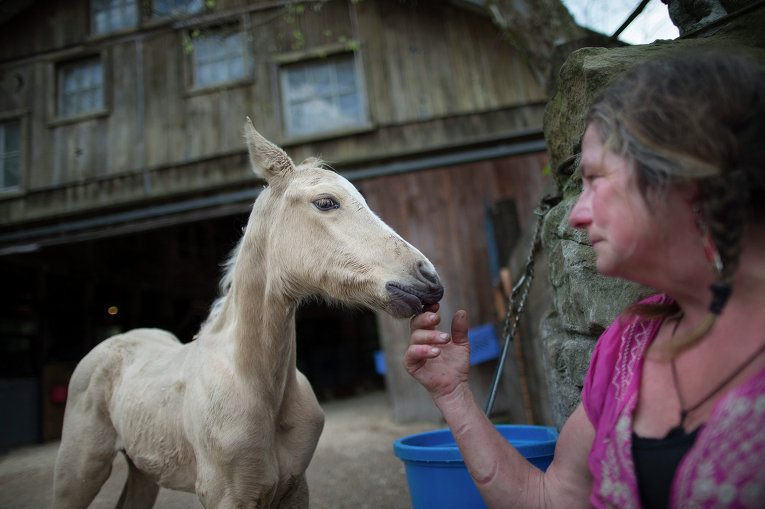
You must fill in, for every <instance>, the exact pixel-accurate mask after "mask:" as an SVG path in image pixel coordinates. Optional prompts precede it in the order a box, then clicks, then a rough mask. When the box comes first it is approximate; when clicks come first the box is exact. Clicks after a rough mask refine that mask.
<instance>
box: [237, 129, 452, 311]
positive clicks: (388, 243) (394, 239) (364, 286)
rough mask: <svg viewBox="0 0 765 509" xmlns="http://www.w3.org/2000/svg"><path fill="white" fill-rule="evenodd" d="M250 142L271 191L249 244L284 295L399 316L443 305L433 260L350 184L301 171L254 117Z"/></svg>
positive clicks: (318, 166) (311, 165)
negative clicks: (258, 126)
mask: <svg viewBox="0 0 765 509" xmlns="http://www.w3.org/2000/svg"><path fill="white" fill-rule="evenodd" d="M245 138H246V141H247V147H248V150H249V154H250V162H251V165H252V168H253V171H255V173H256V174H259V175H260V176H262V177H263V178H264V179H265V180H266V182H267V183H268V186H267V187H266V188H265V189H264V190H263V191H262V192H261V193H260V196H259V197H258V199H257V200H256V202H255V206H254V207H253V212H252V216H251V219H250V224H249V225H248V228H247V230H248V231H247V232H246V233H245V239H244V242H246V241H247V237H248V235H252V236H253V237H252V242H254V243H255V244H256V245H254V246H253V248H254V249H258V250H259V252H260V253H261V254H262V255H263V256H265V258H266V260H267V261H266V270H267V271H268V273H269V274H268V277H269V278H270V280H271V281H273V283H272V285H280V286H281V288H280V290H279V291H281V292H282V293H283V294H284V295H285V296H287V297H288V298H290V299H292V300H296V301H299V300H302V299H304V298H309V297H312V296H318V297H321V298H324V299H326V300H328V301H339V302H342V303H344V304H348V305H351V306H365V307H371V308H374V309H379V310H383V311H387V312H388V313H390V314H391V315H393V316H396V317H408V316H411V315H413V314H416V313H418V312H420V311H421V310H422V308H423V306H425V305H428V304H434V303H436V302H438V301H439V300H440V299H441V297H442V296H443V287H442V286H441V282H440V280H439V278H438V274H437V273H436V270H435V269H434V267H433V265H432V264H431V263H430V261H429V260H428V259H427V258H426V257H425V256H423V254H422V253H420V252H419V251H418V250H417V249H416V248H415V247H414V246H412V245H411V244H409V243H408V242H406V241H405V240H404V239H402V238H401V237H400V236H399V235H398V234H397V233H396V232H395V231H393V229H391V228H390V227H389V226H388V225H386V224H385V223H384V222H383V221H382V220H381V219H380V218H379V217H377V216H376V215H375V214H374V213H373V212H372V211H371V210H370V208H369V206H368V205H367V203H366V201H365V200H364V197H363V196H362V195H361V193H359V191H358V190H357V189H356V188H355V187H354V186H353V185H352V184H351V183H350V182H348V180H346V179H345V178H343V177H342V176H340V175H339V174H337V173H335V172H334V171H331V170H328V169H326V168H324V167H323V166H322V163H321V161H320V160H318V159H315V158H310V159H307V160H306V161H304V162H303V163H301V164H300V165H295V164H294V163H293V162H292V160H291V159H290V158H289V156H287V154H286V153H285V152H284V151H283V150H282V149H280V148H279V147H277V146H276V145H274V144H272V143H271V142H269V141H268V140H266V139H265V138H264V137H263V136H261V135H260V133H258V132H257V131H256V130H255V128H254V127H253V125H252V122H251V121H250V119H249V118H248V119H247V121H246V123H245ZM250 230H252V233H250Z"/></svg>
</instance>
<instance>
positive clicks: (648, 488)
mask: <svg viewBox="0 0 765 509" xmlns="http://www.w3.org/2000/svg"><path fill="white" fill-rule="evenodd" d="M700 429H701V427H698V428H696V429H695V430H694V431H692V432H691V433H687V434H686V433H685V431H684V430H682V429H679V428H673V429H672V430H670V432H669V433H668V434H667V436H666V437H664V438H642V437H639V436H637V435H636V434H635V433H633V434H632V459H633V461H634V463H635V474H636V476H637V484H638V490H639V492H640V500H641V504H642V506H643V507H644V508H646V509H658V508H661V509H666V508H667V507H669V491H670V489H671V487H672V478H673V477H674V476H675V470H677V466H678V465H679V464H680V461H681V460H682V459H683V456H685V454H686V453H687V452H688V450H689V449H690V448H691V447H692V446H693V443H694V441H695V440H696V435H698V433H699V430H700Z"/></svg>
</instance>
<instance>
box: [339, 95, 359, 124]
mask: <svg viewBox="0 0 765 509" xmlns="http://www.w3.org/2000/svg"><path fill="white" fill-rule="evenodd" d="M338 99H339V102H340V111H341V112H342V113H343V118H344V119H345V120H344V122H345V123H346V124H353V123H355V122H360V121H361V112H360V111H359V98H358V96H357V95H356V94H345V95H341V96H340V97H339V98H338Z"/></svg>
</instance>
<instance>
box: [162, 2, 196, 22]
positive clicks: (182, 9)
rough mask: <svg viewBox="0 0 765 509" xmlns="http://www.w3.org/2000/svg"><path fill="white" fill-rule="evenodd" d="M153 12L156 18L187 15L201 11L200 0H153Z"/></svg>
mask: <svg viewBox="0 0 765 509" xmlns="http://www.w3.org/2000/svg"><path fill="white" fill-rule="evenodd" d="M152 7H153V14H154V16H155V17H158V18H165V17H178V16H188V15H189V14H195V13H197V12H201V11H202V8H203V7H204V4H203V2H202V0H154V2H153V5H152Z"/></svg>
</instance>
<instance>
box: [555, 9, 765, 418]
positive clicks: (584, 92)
mask: <svg viewBox="0 0 765 509" xmlns="http://www.w3.org/2000/svg"><path fill="white" fill-rule="evenodd" d="M673 3H675V4H683V3H685V2H676V1H675V0H672V1H671V2H670V9H672V8H674V9H675V10H676V11H677V9H679V8H681V7H683V6H682V5H674V6H673V5H672V4H673ZM739 3H744V4H746V3H749V4H750V5H749V6H743V9H745V12H744V13H743V15H741V14H740V13H739V14H735V13H734V14H729V15H727V16H723V17H722V18H719V17H718V18H715V19H714V20H712V21H710V24H709V25H707V26H706V29H700V27H699V25H698V19H699V17H698V16H696V17H695V18H693V19H692V21H693V23H696V25H694V26H693V27H685V28H683V27H680V28H681V33H685V34H686V36H685V37H683V38H680V39H678V40H674V41H657V42H655V43H653V44H649V45H641V46H628V47H621V48H614V49H606V48H584V49H581V50H578V51H576V52H574V53H572V54H571V55H570V56H569V58H568V59H567V60H566V62H565V64H564V65H563V66H562V68H561V70H560V73H559V77H558V83H557V90H558V93H557V94H556V95H555V96H554V97H553V99H552V100H551V101H550V102H549V104H548V106H547V109H546V112H545V119H544V131H545V138H546V140H547V145H548V155H549V159H550V167H551V168H553V169H554V170H553V171H554V180H555V185H556V187H557V191H558V192H559V193H560V194H561V196H562V200H561V202H560V203H559V204H558V205H557V206H556V207H554V208H553V209H552V210H551V211H550V212H549V213H548V215H547V217H546V218H545V223H544V229H543V236H542V243H543V250H544V252H545V255H546V258H547V261H548V269H549V282H550V284H551V287H552V293H553V296H554V298H553V304H552V309H551V310H550V312H549V313H548V314H547V316H546V317H545V318H544V319H543V320H542V323H541V326H540V328H541V339H542V344H543V353H544V359H543V362H544V365H545V367H544V370H545V373H546V378H547V384H548V389H549V395H550V399H551V407H552V417H553V421H554V423H555V425H556V426H558V427H561V426H562V425H563V423H564V422H565V420H566V419H567V418H568V416H569V415H570V414H571V412H573V410H574V409H575V408H576V406H577V405H578V404H579V401H580V393H581V388H582V384H583V381H584V376H585V374H586V371H587V367H588V365H589V360H590V356H591V355H592V349H593V347H594V346H595V341H596V340H597V338H598V336H599V335H600V333H601V332H602V331H603V330H604V329H605V328H606V327H607V326H608V325H609V324H610V323H611V322H612V321H613V320H614V319H615V318H616V317H617V316H618V315H619V313H620V312H621V311H622V310H624V309H625V308H626V307H627V306H629V305H630V304H632V303H634V302H635V301H636V300H638V299H639V298H640V297H641V296H644V295H648V294H650V293H652V291H651V289H649V288H644V287H640V286H638V285H635V284H633V283H629V282H626V281H624V280H619V279H613V278H606V277H603V276H601V275H600V274H599V273H598V272H597V271H596V270H595V266H594V262H595V257H594V252H593V250H592V246H591V245H590V244H589V241H588V239H587V235H586V234H584V233H583V232H580V231H577V230H573V229H572V228H571V227H570V226H568V223H567V221H566V219H567V217H568V213H569V211H570V210H571V208H572V207H573V205H574V203H575V202H576V200H577V198H578V196H579V193H580V192H581V178H580V177H579V172H578V171H577V170H576V168H577V166H578V154H579V152H580V151H581V148H580V140H581V136H582V134H583V132H584V128H585V125H584V115H585V112H586V110H587V107H588V106H589V104H590V102H591V101H592V99H593V98H594V97H595V95H596V94H597V93H598V92H599V91H600V90H602V89H603V88H604V87H606V86H608V85H609V84H610V83H611V82H612V81H613V80H614V79H615V78H616V77H618V76H619V75H620V74H622V73H623V72H624V71H625V70H627V69H628V68H629V67H630V66H633V65H635V64H638V63H640V62H643V61H645V60H649V59H653V58H657V57H660V56H662V55H665V54H667V53H668V52H673V51H677V50H678V49H687V48H691V47H696V48H701V49H705V48H723V49H724V48H732V47H736V48H744V49H746V50H747V51H750V52H751V53H752V54H753V55H755V57H756V58H758V59H760V60H761V61H764V62H765V50H763V48H765V34H764V33H763V32H764V31H762V30H761V27H763V26H765V4H763V2H739Z"/></svg>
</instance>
